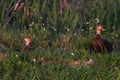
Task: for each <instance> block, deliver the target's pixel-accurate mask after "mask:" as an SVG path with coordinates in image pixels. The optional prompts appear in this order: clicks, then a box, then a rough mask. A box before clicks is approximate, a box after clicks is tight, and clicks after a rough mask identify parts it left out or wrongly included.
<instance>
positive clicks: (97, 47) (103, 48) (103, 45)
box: [90, 24, 113, 53]
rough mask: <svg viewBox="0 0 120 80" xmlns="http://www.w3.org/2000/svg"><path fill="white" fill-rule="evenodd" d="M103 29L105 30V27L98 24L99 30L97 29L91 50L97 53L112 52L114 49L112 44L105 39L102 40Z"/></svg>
mask: <svg viewBox="0 0 120 80" xmlns="http://www.w3.org/2000/svg"><path fill="white" fill-rule="evenodd" d="M102 29H103V26H102V25H101V24H98V25H97V28H96V36H95V37H94V38H93V40H92V42H91V44H90V48H91V50H93V51H94V52H95V53H100V52H101V53H103V52H108V53H109V52H112V51H113V47H112V45H111V43H110V42H108V41H107V40H105V39H101V31H102Z"/></svg>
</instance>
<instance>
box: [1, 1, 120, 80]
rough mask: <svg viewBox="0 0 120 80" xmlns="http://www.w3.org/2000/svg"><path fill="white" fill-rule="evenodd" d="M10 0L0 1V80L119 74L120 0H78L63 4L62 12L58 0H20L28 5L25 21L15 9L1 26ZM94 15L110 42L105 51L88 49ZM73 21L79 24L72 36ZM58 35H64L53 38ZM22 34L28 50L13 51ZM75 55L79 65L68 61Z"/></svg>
mask: <svg viewBox="0 0 120 80" xmlns="http://www.w3.org/2000/svg"><path fill="white" fill-rule="evenodd" d="M15 2H16V1H15V0H11V1H10V2H8V1H7V0H1V3H0V10H1V13H0V14H1V15H0V80H119V79H120V62H119V61H120V41H119V40H120V32H119V31H120V28H119V26H120V23H119V22H120V18H119V14H120V9H119V7H120V0H117V1H114V0H109V1H108V0H106V1H105V0H101V1H99V0H92V1H84V0H80V1H79V2H80V5H78V6H76V8H75V9H74V10H73V11H72V12H70V11H69V10H68V9H66V8H65V9H64V11H63V14H62V15H60V14H59V11H58V7H59V0H58V2H57V0H40V1H37V0H33V1H27V0H25V2H24V3H25V5H26V6H27V7H28V8H30V7H31V8H30V13H31V14H32V16H31V17H30V18H29V20H27V21H26V20H25V16H23V15H22V14H21V13H19V11H18V12H16V15H15V16H14V18H13V19H12V20H11V21H10V22H9V23H8V25H7V26H6V28H5V29H3V25H4V24H5V15H6V13H7V12H8V11H9V10H10V8H11V6H12V5H13V4H15ZM81 8H83V12H82V13H80V12H79V9H81ZM21 16H22V17H21ZM95 18H97V19H99V21H100V23H102V24H103V26H104V28H105V29H106V32H105V33H103V34H102V38H105V39H107V40H109V41H110V42H111V43H112V44H113V47H114V50H113V52H112V53H110V54H108V53H105V54H94V53H93V52H90V51H89V44H90V42H91V39H92V38H93V37H94V36H95V27H96V24H97V22H96V20H95ZM86 23H88V24H86ZM26 24H27V25H30V28H29V30H26V29H25V25H26ZM75 26H78V27H79V28H80V30H78V32H77V35H74V34H73V32H74V28H75ZM63 35H65V36H66V37H70V40H69V41H67V42H61V41H59V40H60V38H61V36H63ZM25 36H30V37H31V40H32V43H31V47H32V48H34V50H33V51H28V52H27V51H19V49H22V48H23V46H24V43H22V42H21V40H23V39H24V37H25ZM49 44H52V46H50V45H49ZM4 53H5V54H4ZM72 54H74V56H73V55H72ZM87 57H88V58H92V59H93V60H94V64H93V65H91V66H90V65H86V62H87ZM77 60H80V61H81V65H73V64H72V65H71V62H73V61H77Z"/></svg>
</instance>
